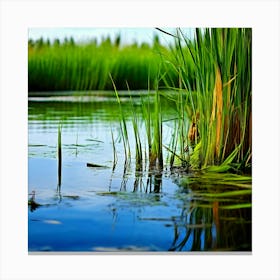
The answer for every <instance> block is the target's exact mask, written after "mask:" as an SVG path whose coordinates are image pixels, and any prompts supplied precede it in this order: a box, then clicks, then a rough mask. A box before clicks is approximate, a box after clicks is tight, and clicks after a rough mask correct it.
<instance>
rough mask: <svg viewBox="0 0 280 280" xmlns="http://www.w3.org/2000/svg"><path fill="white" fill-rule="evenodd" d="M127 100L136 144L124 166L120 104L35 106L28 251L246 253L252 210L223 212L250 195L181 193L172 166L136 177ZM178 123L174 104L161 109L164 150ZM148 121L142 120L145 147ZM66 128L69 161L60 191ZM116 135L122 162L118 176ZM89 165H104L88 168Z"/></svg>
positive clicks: (80, 99)
mask: <svg viewBox="0 0 280 280" xmlns="http://www.w3.org/2000/svg"><path fill="white" fill-rule="evenodd" d="M122 100H123V103H124V105H123V106H124V107H123V111H124V113H125V115H126V116H127V119H128V121H127V127H128V133H129V139H130V145H131V163H130V165H129V166H128V167H127V168H124V151H123V143H122V141H121V132H120V125H119V114H120V113H119V107H118V104H117V103H116V101H115V98H108V97H103V96H99V95H98V96H77V97H73V96H71V97H69V96H56V97H30V98H29V121H28V125H29V171H28V172H29V173H28V181H29V182H28V188H29V189H28V197H29V200H32V201H33V202H35V203H31V204H30V205H29V210H28V211H29V214H28V222H29V224H28V246H29V251H30V252H36V251H51V252H89V251H90V252H96V251H103V252H104V251H105V252H115V251H125V252H135V251H145V252H148V251H163V252H166V251H208V250H211V251H212V250H214V251H233V250H239V251H250V250H251V208H249V209H247V208H245V209H234V210H233V209H231V210H226V209H223V207H220V205H225V203H229V202H230V204H231V205H232V203H241V202H244V201H246V200H248V197H241V198H240V197H239V198H233V199H231V200H230V199H227V200H226V199H224V200H223V201H221V200H219V201H215V200H213V199H212V200H209V199H205V197H203V196H202V195H197V191H194V190H192V189H191V188H188V187H186V186H185V185H184V186H182V184H181V183H180V182H181V180H182V177H183V178H185V177H186V176H187V175H186V174H181V173H178V172H176V170H175V171H170V170H169V168H168V166H165V167H164V170H163V171H162V172H159V171H156V170H154V171H152V170H148V168H146V167H145V166H144V169H143V171H142V172H138V171H136V168H135V162H134V157H135V155H134V153H135V152H134V136H133V129H132V122H131V111H132V108H131V104H130V99H129V98H128V97H126V98H123V99H122ZM136 103H137V101H136ZM138 103H139V106H135V107H134V109H133V110H135V112H136V114H137V116H139V118H140V117H141V114H140V111H141V110H140V99H139V102H138ZM176 116H177V115H176V108H174V106H170V104H169V105H168V106H164V114H163V120H164V122H163V143H164V144H165V145H168V144H169V142H170V141H171V137H172V134H173V132H174V126H175V125H176V120H174V119H175V118H176ZM142 122H143V121H141V120H140V119H139V127H140V132H141V133H140V134H141V136H142V137H143V138H142V142H143V146H145V144H146V142H145V141H146V140H145V128H144V123H142ZM60 123H62V158H63V160H62V184H61V186H60V188H58V186H57V185H58V184H57V182H58V171H57V169H58V167H57V137H58V125H59V124H60ZM111 131H112V132H113V138H114V141H115V145H116V151H117V158H118V161H117V165H116V167H115V168H113V158H114V157H113V145H112V135H111ZM167 158H168V152H167V150H165V151H164V159H167ZM88 162H90V163H95V164H99V165H102V166H103V167H93V168H90V167H87V166H86V164H87V163H88ZM200 187H201V189H203V188H204V187H205V186H200ZM227 188H230V186H227ZM200 191H201V190H200ZM215 191H216V192H217V191H221V190H216V189H215ZM243 199H244V201H243ZM249 199H250V198H249Z"/></svg>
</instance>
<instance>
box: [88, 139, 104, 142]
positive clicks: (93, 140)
mask: <svg viewBox="0 0 280 280" xmlns="http://www.w3.org/2000/svg"><path fill="white" fill-rule="evenodd" d="M86 141H91V142H98V143H104V142H103V141H101V140H97V139H91V138H87V139H86Z"/></svg>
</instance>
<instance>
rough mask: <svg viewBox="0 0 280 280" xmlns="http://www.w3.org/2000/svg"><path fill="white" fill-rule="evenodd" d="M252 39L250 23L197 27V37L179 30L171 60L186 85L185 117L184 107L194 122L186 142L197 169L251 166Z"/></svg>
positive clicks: (182, 109) (180, 99)
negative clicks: (240, 25)
mask: <svg viewBox="0 0 280 280" xmlns="http://www.w3.org/2000/svg"><path fill="white" fill-rule="evenodd" d="M251 40H252V30H251V29H248V28H206V29H200V28H197V29H196V36H195V39H194V40H193V41H191V40H189V39H188V38H186V37H185V36H184V35H183V33H182V31H181V30H180V29H178V30H177V34H176V45H175V47H174V50H173V60H170V63H171V64H172V65H173V67H174V69H176V71H177V76H178V79H179V84H180V87H179V90H180V91H179V92H178V95H179V99H178V102H177V103H178V104H179V105H178V106H180V105H181V109H180V110H179V111H180V112H181V113H182V115H181V117H180V119H181V120H182V122H184V115H183V112H184V113H186V114H187V116H188V119H189V121H190V130H189V135H188V136H189V137H188V138H189V139H187V140H186V141H187V142H188V143H187V144H188V146H191V147H193V154H192V155H191V157H193V158H191V161H192V162H193V167H195V168H206V167H209V166H213V165H215V166H219V165H221V166H222V169H223V170H225V169H226V168H227V169H229V168H231V167H232V166H234V168H236V169H241V168H250V166H251V156H252V141H251V96H252V85H251V49H252V46H251ZM193 79H194V80H195V82H194V83H193V82H192V81H193ZM167 85H168V86H169V87H170V88H172V87H173V84H167ZM182 90H183V91H182ZM180 92H185V93H186V99H185V104H184V101H183V95H182V94H181V93H180ZM182 131H183V130H182ZM181 133H182V132H181ZM183 138H184V135H183V134H182V137H181V139H183ZM182 146H183V145H181V153H182V152H183V150H182ZM233 163H235V165H233ZM216 171H218V170H216Z"/></svg>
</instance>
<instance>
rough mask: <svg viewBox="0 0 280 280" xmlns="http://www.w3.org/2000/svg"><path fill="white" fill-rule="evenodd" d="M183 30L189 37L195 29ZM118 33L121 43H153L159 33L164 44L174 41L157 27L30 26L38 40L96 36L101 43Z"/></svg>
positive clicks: (32, 36) (31, 35) (172, 30)
mask: <svg viewBox="0 0 280 280" xmlns="http://www.w3.org/2000/svg"><path fill="white" fill-rule="evenodd" d="M162 29H163V30H165V31H167V32H170V33H172V34H174V33H175V28H162ZM182 30H183V32H184V34H186V35H187V36H188V37H191V36H192V34H193V30H192V29H190V28H183V29H182ZM118 34H120V35H121V44H132V43H134V42H137V43H138V44H141V43H143V42H145V43H149V44H151V43H152V42H153V38H154V36H155V35H159V38H160V43H162V44H169V43H172V42H173V41H174V39H173V38H172V37H171V36H169V35H166V34H164V33H162V32H160V31H158V30H156V29H155V28H29V30H28V38H29V39H33V40H37V39H39V38H41V37H43V39H49V40H50V41H51V42H52V41H53V40H54V39H56V38H58V39H59V40H64V38H65V37H67V38H68V39H69V38H70V37H73V38H74V40H75V42H86V41H89V40H92V39H94V38H96V39H97V42H98V43H99V42H100V41H101V39H102V37H107V36H108V35H109V36H110V38H111V39H112V40H114V39H115V38H116V36H117V35H118Z"/></svg>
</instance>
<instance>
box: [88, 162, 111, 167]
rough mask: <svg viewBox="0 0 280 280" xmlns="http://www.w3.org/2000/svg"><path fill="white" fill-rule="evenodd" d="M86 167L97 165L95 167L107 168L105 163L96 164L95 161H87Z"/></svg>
mask: <svg viewBox="0 0 280 280" xmlns="http://www.w3.org/2000/svg"><path fill="white" fill-rule="evenodd" d="M87 167H97V168H109V167H108V166H106V165H100V164H96V163H89V162H88V163H87Z"/></svg>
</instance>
